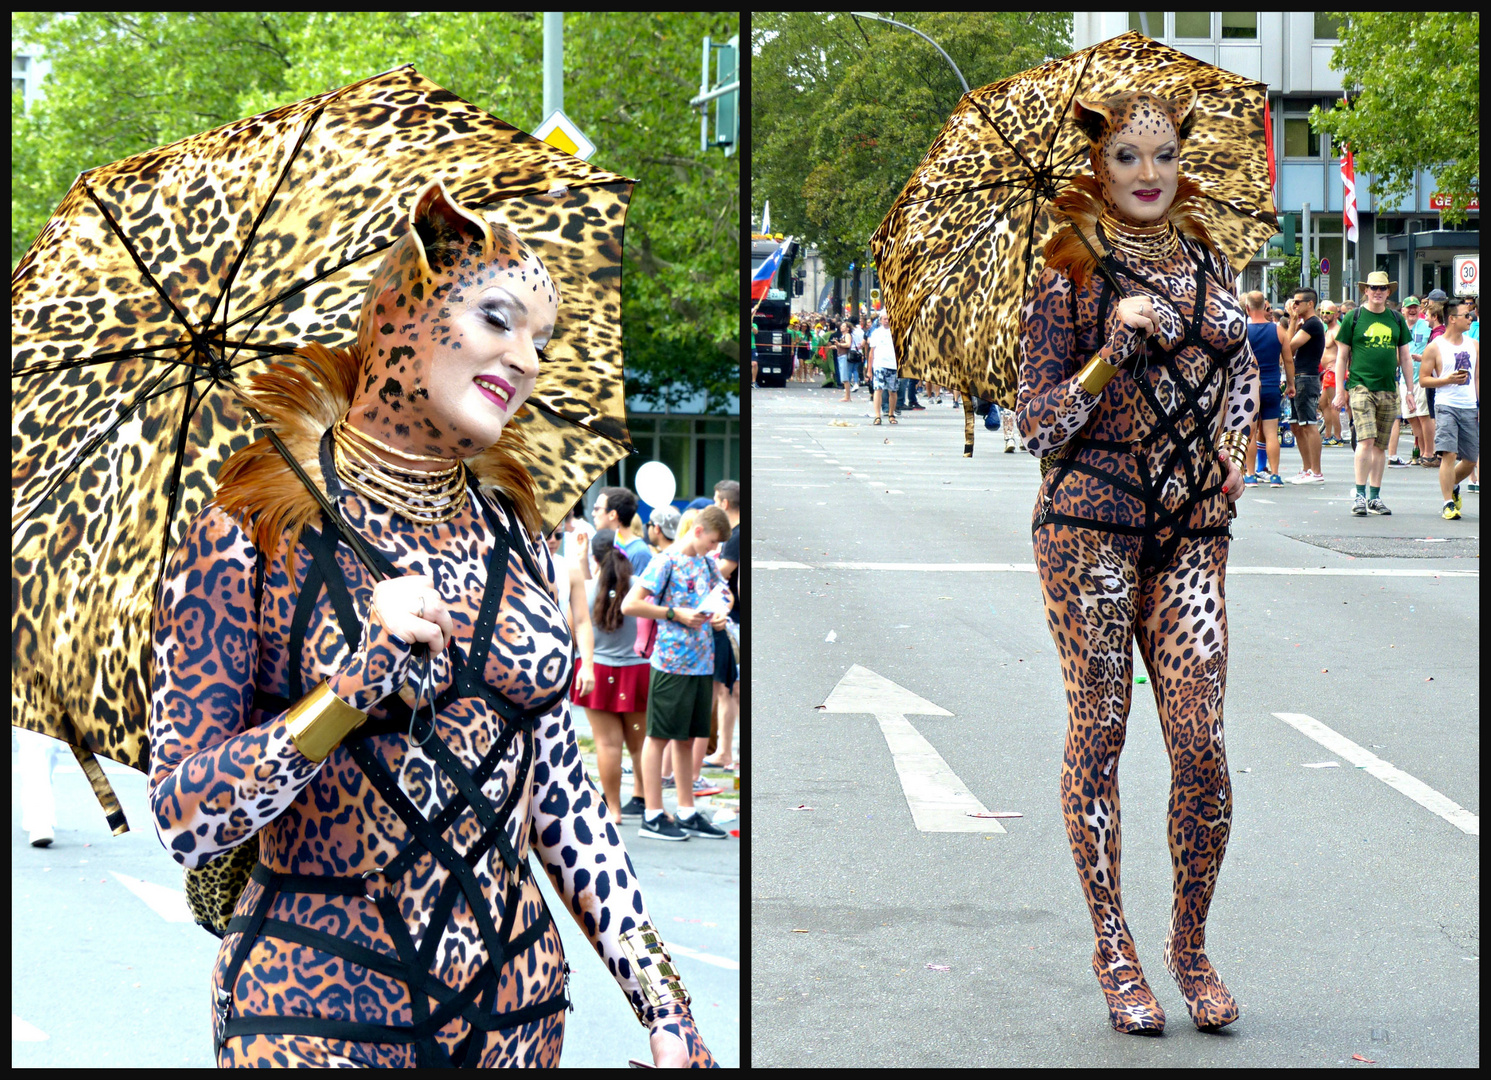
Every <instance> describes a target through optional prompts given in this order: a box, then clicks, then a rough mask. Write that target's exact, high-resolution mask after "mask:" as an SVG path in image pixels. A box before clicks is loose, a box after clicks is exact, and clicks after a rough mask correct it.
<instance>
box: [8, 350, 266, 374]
mask: <svg viewBox="0 0 1491 1080" xmlns="http://www.w3.org/2000/svg"><path fill="white" fill-rule="evenodd" d="M180 344H181V343H180V342H179V341H172V342H168V343H166V344H164V345H141V346H139V347H138V348H134V349H122V350H120V351H119V352H109V353H93V354H92V355H90V356H85V357H80V358H79V359H77V360H62V361H59V362H58V363H56V364H40V365H34V366H32V367H23V368H16V369H15V370H14V371H12V372H11V373H10V374H11V377H12V378H14V377H15V376H17V375H48V374H51V373H53V372H57V371H67V370H70V369H72V368H78V367H87V366H89V365H92V364H117V363H119V362H121V361H123V360H153V361H155V362H156V363H157V364H166V365H170V366H171V367H192V368H195V367H199V366H200V365H198V364H194V363H192V362H191V361H190V360H172V359H170V358H169V357H160V356H154V355H151V354H153V353H155V352H158V351H160V350H164V349H174V348H177V347H179V346H180ZM224 344H226V345H232V346H233V347H234V348H235V349H237V348H244V349H257V350H259V351H261V352H269V353H274V354H275V355H276V356H283V355H286V354H288V353H292V352H294V351H295V347H294V346H291V345H270V344H268V343H265V344H262V345H255V344H251V343H249V342H247V341H228V342H224ZM255 359H263V357H250V358H249V359H248V360H244V361H243V362H242V363H240V364H239V366H240V367H242V366H243V364H247V363H250V362H251V361H253V360H255Z"/></svg>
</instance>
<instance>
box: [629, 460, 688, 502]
mask: <svg viewBox="0 0 1491 1080" xmlns="http://www.w3.org/2000/svg"><path fill="white" fill-rule="evenodd" d="M632 486H633V487H635V488H636V491H637V495H638V497H640V498H641V500H642V501H643V502H645V503H646V504H647V505H648V506H667V505H668V504H669V503H671V502H672V501H673V496H674V495H675V494H677V492H678V484H677V483H676V482H675V481H674V479H673V470H672V469H670V468H668V466H666V465H664V464H663V463H662V462H661V461H649V462H648V463H647V464H646V465H643V466H642V467H641V468H640V469H638V470H637V473H636V475H635V476H634V477H633V478H632Z"/></svg>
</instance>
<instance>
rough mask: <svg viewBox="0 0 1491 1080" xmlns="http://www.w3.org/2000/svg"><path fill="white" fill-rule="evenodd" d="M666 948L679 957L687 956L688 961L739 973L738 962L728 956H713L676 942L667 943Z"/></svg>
mask: <svg viewBox="0 0 1491 1080" xmlns="http://www.w3.org/2000/svg"><path fill="white" fill-rule="evenodd" d="M668 948H669V949H670V950H671V951H673V952H676V953H677V954H678V955H679V956H687V957H688V958H689V959H690V960H698V961H699V962H701V963H704V964H713V965H714V966H715V967H720V968H725V969H726V970H728V971H739V970H740V961H739V960H732V959H730V958H729V957H728V956H715V955H714V954H713V953H707V952H700V951H699V950H698V949H691V948H689V947H688V946H687V945H680V944H678V942H676V941H669V942H668Z"/></svg>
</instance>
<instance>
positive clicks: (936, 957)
mask: <svg viewBox="0 0 1491 1080" xmlns="http://www.w3.org/2000/svg"><path fill="white" fill-rule="evenodd" d="M837 396H838V394H837V393H836V392H833V391H826V390H819V389H816V388H815V389H808V388H805V387H802V386H792V387H789V388H788V389H785V390H766V391H763V390H755V391H753V397H752V403H751V405H752V413H751V417H752V420H751V425H752V431H751V434H752V443H751V446H752V449H751V463H752V464H751V477H752V484H753V493H752V499H753V500H754V506H753V522H754V532H753V536H752V551H751V559H752V570H753V586H754V588H753V598H752V612H753V616H752V617H753V620H754V621H753V623H752V627H751V631H752V641H753V650H754V651H753V660H754V665H753V666H754V671H755V672H756V673H757V677H756V678H755V679H754V681H753V683H752V713H753V715H752V724H753V740H754V744H755V747H756V749H755V751H754V755H755V756H754V770H753V785H754V787H753V793H752V809H753V814H754V817H753V820H752V829H753V837H754V844H753V848H752V852H751V857H752V881H753V886H752V918H751V926H752V952H751V960H752V974H751V998H752V1010H753V1011H752V1020H753V1029H752V1033H753V1042H752V1064H753V1065H757V1066H802V1065H809V1066H816V1067H856V1066H890V1065H894V1066H953V1067H968V1066H984V1065H992V1066H1006V1065H1026V1066H1030V1065H1045V1066H1085V1067H1092V1066H1101V1065H1176V1066H1209V1065H1224V1066H1226V1065H1230V1066H1254V1067H1257V1066H1279V1067H1287V1066H1332V1065H1338V1064H1344V1065H1353V1064H1360V1062H1359V1061H1358V1060H1357V1055H1360V1057H1361V1058H1363V1059H1366V1060H1370V1061H1376V1062H1379V1063H1381V1064H1384V1065H1403V1066H1475V1065H1477V1064H1478V1063H1479V1005H1480V994H1479V983H1480V930H1479V926H1480V888H1479V883H1480V876H1479V855H1480V840H1479V817H1478V815H1479V808H1480V783H1479V782H1480V737H1479V732H1480V723H1479V722H1480V712H1479V664H1480V659H1479V658H1480V601H1479V590H1480V579H1479V565H1480V564H1479V529H1480V506H1479V501H1478V500H1479V496H1477V495H1467V496H1466V497H1465V510H1464V514H1465V516H1464V519H1463V520H1461V521H1455V522H1446V521H1443V520H1442V519H1440V518H1439V516H1438V514H1439V508H1440V505H1441V504H1440V500H1439V496H1438V490H1437V484H1436V480H1435V477H1434V475H1433V474H1432V473H1431V472H1429V471H1428V470H1423V469H1417V468H1415V469H1403V470H1393V469H1390V470H1388V473H1387V476H1386V478H1385V481H1384V490H1383V498H1384V500H1385V501H1386V502H1387V503H1388V505H1389V506H1391V507H1392V508H1393V511H1394V513H1393V516H1391V517H1367V518H1354V517H1352V516H1351V514H1350V499H1349V496H1350V494H1351V487H1350V469H1351V466H1350V452H1349V451H1348V450H1333V449H1327V450H1326V451H1325V456H1324V460H1323V467H1324V471H1325V474H1326V476H1327V477H1328V478H1329V481H1328V483H1326V484H1324V485H1312V486H1305V487H1292V486H1286V487H1285V488H1283V489H1278V488H1273V489H1249V490H1248V492H1247V493H1246V494H1245V495H1244V497H1243V500H1242V503H1241V514H1240V517H1239V518H1238V519H1237V521H1236V522H1235V524H1234V537H1235V538H1234V541H1233V543H1232V548H1231V555H1230V562H1229V573H1228V579H1227V587H1228V588H1227V593H1228V596H1227V599H1228V604H1229V606H1228V613H1229V622H1230V627H1231V653H1230V658H1229V666H1228V674H1229V678H1228V693H1227V700H1226V740H1227V751H1228V765H1229V768H1230V769H1231V773H1232V781H1233V798H1234V805H1235V809H1234V817H1233V825H1232V834H1231V840H1230V845H1229V848H1228V852H1227V858H1226V863H1225V865H1224V867H1223V870H1222V874H1221V879H1220V882H1219V884H1218V887H1217V892H1216V898H1215V900H1214V903H1213V907H1212V913H1211V917H1210V920H1209V923H1208V933H1207V945H1208V953H1209V955H1210V957H1211V959H1212V961H1213V962H1214V964H1215V966H1216V968H1217V970H1218V971H1219V972H1220V974H1221V975H1222V977H1223V978H1224V979H1225V980H1226V982H1227V985H1228V987H1229V988H1230V989H1231V991H1232V993H1233V994H1234V996H1235V997H1236V998H1237V1000H1238V1002H1239V1004H1240V1005H1241V1008H1242V1016H1241V1019H1240V1020H1239V1021H1238V1022H1237V1023H1235V1024H1234V1025H1232V1027H1231V1028H1229V1029H1227V1030H1226V1031H1225V1032H1223V1033H1221V1034H1204V1033H1201V1032H1198V1031H1197V1030H1196V1029H1195V1028H1194V1027H1193V1026H1192V1025H1191V1024H1190V1022H1189V1020H1188V1018H1187V1016H1186V1013H1185V1007H1184V1004H1183V1002H1182V999H1181V997H1180V994H1179V991H1178V990H1177V989H1176V987H1175V985H1174V983H1173V982H1172V980H1171V979H1170V978H1169V976H1168V975H1167V974H1166V973H1165V971H1164V968H1163V966H1162V964H1161V962H1160V950H1161V944H1162V942H1163V938H1164V934H1165V929H1166V922H1167V919H1168V915H1169V903H1170V856H1169V852H1168V848H1167V846H1166V839H1165V814H1166V801H1167V798H1168V792H1169V768H1168V762H1167V759H1166V755H1165V750H1164V746H1163V742H1162V740H1161V737H1160V732H1159V724H1158V715H1157V713H1156V711H1155V706H1154V699H1153V696H1152V693H1151V692H1150V688H1149V687H1148V685H1138V686H1135V687H1134V690H1135V693H1134V698H1133V706H1132V710H1131V714H1130V722H1129V728H1128V732H1129V734H1128V745H1127V748H1126V752H1125V754H1124V757H1123V765H1122V777H1123V784H1122V807H1123V826H1124V836H1123V839H1124V844H1123V852H1124V860H1123V866H1122V874H1123V877H1122V882H1121V884H1122V888H1123V895H1124V898H1125V900H1126V905H1125V912H1126V915H1127V918H1128V921H1129V925H1130V927H1131V929H1132V931H1133V933H1134V936H1135V940H1136V942H1137V944H1138V949H1139V957H1140V960H1141V962H1143V963H1144V964H1145V965H1146V972H1147V974H1148V977H1149V982H1150V985H1151V986H1152V988H1153V989H1154V991H1155V993H1156V994H1157V995H1158V997H1159V999H1160V1002H1161V1004H1162V1005H1163V1006H1164V1008H1165V1010H1166V1012H1167V1013H1168V1016H1169V1024H1168V1027H1167V1031H1166V1034H1165V1035H1164V1037H1163V1038H1159V1039H1143V1038H1135V1037H1132V1036H1123V1035H1119V1034H1117V1033H1115V1032H1114V1031H1112V1029H1111V1028H1110V1027H1109V1026H1108V1016H1107V1010H1106V1008H1105V1007H1104V1002H1103V997H1102V994H1101V993H1100V991H1099V989H1098V987H1097V983H1096V980H1095V979H1094V977H1093V975H1092V970H1091V967H1090V965H1089V960H1090V958H1091V955H1092V926H1091V922H1090V920H1089V917H1088V914H1087V909H1086V906H1085V905H1084V903H1083V900H1082V893H1081V890H1080V888H1079V885H1078V880H1077V875H1076V870H1075V867H1074V866H1073V863H1072V857H1071V852H1070V849H1069V847H1068V844H1067V839H1066V834H1065V829H1064V826H1063V822H1062V818H1061V813H1060V804H1059V785H1060V767H1061V754H1062V746H1063V739H1064V734H1065V728H1066V706H1065V700H1064V695H1063V690H1062V682H1061V675H1060V669H1059V666H1058V662H1057V657H1056V652H1055V649H1054V646H1053V645H1052V642H1051V637H1050V634H1049V632H1048V631H1047V629H1046V624H1045V618H1044V611H1043V607H1042V604H1041V597H1040V590H1039V586H1038V583H1037V580H1036V577H1035V574H1034V572H1033V565H1032V562H1033V557H1032V552H1031V541H1030V514H1031V508H1032V504H1033V501H1034V496H1035V490H1036V484H1037V479H1038V468H1037V463H1036V461H1035V459H1034V458H1032V457H1030V456H1029V455H1028V454H1024V453H1020V452H1016V453H1014V454H1010V455H1006V454H1004V453H1002V450H1003V440H1002V438H1001V437H1000V436H999V435H998V434H997V433H986V432H984V431H983V430H982V428H981V427H980V429H979V433H978V434H979V438H978V441H977V445H976V449H975V455H974V456H973V457H972V458H970V459H965V458H964V457H963V456H962V414H961V410H955V409H952V408H949V407H948V406H946V405H944V406H942V407H940V408H939V407H935V406H934V407H932V408H930V409H929V410H928V411H927V412H921V413H915V414H913V415H911V416H910V417H907V418H905V419H903V420H902V422H901V423H900V424H899V425H897V426H896V427H890V426H888V425H887V426H881V427H871V426H869V421H868V420H867V419H865V416H864V414H865V413H866V412H867V411H868V408H867V406H866V402H865V400H864V395H863V394H856V395H855V399H854V402H853V403H852V404H850V405H842V404H839V403H837V401H836V400H835V399H836V398H837ZM846 421H847V422H848V425H849V426H839V425H841V424H843V423H844V422H846ZM1405 445H1406V446H1409V447H1410V448H1411V443H1405ZM1284 453H1285V458H1284V461H1285V463H1286V467H1287V469H1288V471H1289V472H1293V471H1295V470H1296V469H1297V467H1298V465H1297V460H1298V459H1297V455H1294V456H1291V455H1293V454H1294V452H1293V451H1289V450H1286V451H1284ZM1446 539H1448V540H1451V541H1452V542H1451V543H1425V542H1424V541H1425V540H1446ZM834 564H845V565H834ZM866 564H881V566H885V564H891V566H892V567H893V568H880V569H875V568H868V566H867V565H866ZM968 564H982V568H981V569H977V570H971V571H970V570H963V571H961V572H960V571H955V570H951V569H948V567H949V566H950V565H963V566H965V567H966V566H967V565H968ZM990 564H993V565H990ZM929 566H937V567H941V569H932V568H925V567H929ZM911 567H923V568H911ZM1364 572H1365V573H1364ZM1384 572H1385V573H1384ZM826 639H831V640H826ZM853 665H859V666H860V667H862V668H864V669H868V671H869V672H873V673H874V674H875V675H878V676H880V677H882V678H883V679H884V680H889V682H890V683H894V684H896V685H897V686H899V687H903V688H905V690H906V691H910V692H911V693H914V694H915V695H917V696H919V697H920V698H921V699H925V701H927V702H929V703H931V704H932V705H935V706H937V707H940V708H941V709H942V710H946V712H948V713H950V714H951V715H949V716H935V715H906V716H905V722H909V724H910V725H911V726H912V727H913V728H914V729H915V732H916V733H918V734H919V737H920V738H923V739H925V740H926V742H927V743H929V744H930V745H931V748H932V749H933V750H934V751H935V754H934V755H933V756H934V757H938V758H939V759H940V760H941V762H942V763H943V764H944V766H945V768H946V769H947V770H949V772H950V774H952V775H954V776H955V778H956V785H954V786H959V787H960V788H961V789H966V793H967V797H968V798H972V799H976V800H977V801H978V802H979V803H981V804H982V805H983V806H984V807H986V808H987V809H988V810H989V811H994V812H1016V813H1019V814H1022V815H1023V816H1022V817H1018V818H1011V819H1002V820H1000V821H998V822H997V823H995V822H990V823H989V824H990V826H991V827H990V828H989V829H987V830H983V829H980V830H979V831H973V832H966V831H965V832H934V831H922V830H920V829H918V828H917V827H916V824H915V822H914V820H913V817H912V812H911V810H910V807H909V805H908V795H907V793H906V787H904V786H903V785H906V786H909V785H910V784H912V783H913V781H912V780H910V779H904V777H903V774H901V773H900V771H899V770H901V769H902V768H905V769H908V770H910V772H909V773H907V774H904V775H906V776H909V775H911V774H913V773H915V770H916V769H918V768H921V767H922V764H925V762H926V760H927V758H926V755H925V754H922V755H921V756H920V757H917V755H916V754H914V753H912V752H911V750H908V749H907V747H908V746H909V745H910V744H909V743H907V742H906V741H905V735H904V729H900V730H902V733H901V734H891V731H892V728H893V727H894V726H895V722H896V718H895V717H892V718H891V719H890V721H887V720H886V719H885V718H883V717H882V718H881V720H880V722H877V717H876V716H875V715H870V713H869V712H868V711H867V712H865V713H859V714H856V713H853V712H830V711H827V710H820V709H817V708H815V706H819V705H820V704H823V703H824V702H825V701H826V700H827V699H828V698H829V696H830V694H831V693H832V692H833V691H834V690H835V687H836V686H839V685H840V683H841V680H843V679H844V676H845V675H846V673H848V671H849V669H850V668H851V666H853ZM1136 670H1138V671H1141V672H1142V670H1143V668H1142V666H1138V665H1136ZM762 673H769V674H768V675H767V677H761V674H762ZM1431 680H1432V681H1431ZM850 681H851V682H852V681H854V680H850ZM846 685H847V684H846ZM840 692H841V693H843V690H842V689H841V691H840ZM900 697H901V698H902V699H903V700H910V699H909V698H907V696H906V695H905V694H904V693H900ZM838 700H840V701H842V700H843V699H842V698H839V699H838ZM831 704H832V703H831ZM852 707H857V706H852ZM866 708H867V709H868V708H869V706H866ZM874 711H876V712H893V711H895V710H894V709H893V708H892V707H891V706H890V705H886V706H884V707H881V708H876V709H875V710H874ZM1278 714H1282V715H1283V716H1284V717H1288V718H1292V719H1284V718H1281V716H1280V715H1278ZM1306 718H1307V719H1306ZM1307 730H1308V731H1312V732H1314V733H1315V734H1316V737H1314V738H1312V737H1310V736H1309V735H1307V734H1306V731H1307ZM882 731H885V732H886V733H884V734H883V733H882ZM1327 731H1328V732H1329V733H1332V734H1326V732H1327ZM893 739H894V740H899V742H898V746H899V748H898V749H897V750H896V751H895V753H894V755H893V752H892V749H891V745H892V740H893ZM1345 740H1349V742H1346V741H1345ZM913 759H915V760H914V761H913ZM917 762H921V763H922V764H917ZM1330 762H1335V763H1336V767H1327V768H1310V767H1307V766H1311V765H1324V764H1327V763H1330ZM1374 762H1375V763H1376V764H1372V763H1374ZM1363 763H1365V764H1369V765H1372V767H1371V768H1359V767H1356V766H1357V765H1358V764H1363ZM1387 763H1391V766H1396V770H1394V769H1393V768H1391V767H1390V766H1389V765H1388V764H1387ZM933 773H935V770H931V771H929V772H927V774H926V776H932V775H933ZM1389 781H1391V783H1390V782H1389ZM919 782H921V783H923V784H924V785H925V784H932V783H934V780H927V779H926V778H925V777H923V779H922V781H919ZM1408 792H1411V793H1413V794H1414V795H1416V796H1417V799H1418V801H1416V800H1415V798H1412V797H1410V795H1409V794H1408ZM958 797H959V798H962V797H963V795H962V794H959V795H958ZM1425 804H1428V805H1425ZM799 806H808V807H811V808H812V809H811V810H798V809H793V808H794V807H799ZM1455 807H1458V808H1459V809H1458V813H1457V812H1456V811H1455V809H1454V808H1455ZM965 816H966V815H965ZM968 820H970V821H972V820H974V819H968ZM1456 822H1458V823H1459V824H1456ZM996 824H997V825H998V826H1002V828H1003V831H996V829H995V828H994V826H995V825H996ZM975 828H977V823H975ZM1467 830H1469V831H1467ZM942 969H945V970H942Z"/></svg>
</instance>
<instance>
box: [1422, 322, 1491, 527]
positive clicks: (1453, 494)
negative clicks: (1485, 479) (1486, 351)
mask: <svg viewBox="0 0 1491 1080" xmlns="http://www.w3.org/2000/svg"><path fill="white" fill-rule="evenodd" d="M1469 329H1470V311H1469V308H1468V306H1467V305H1466V303H1465V302H1464V301H1463V300H1447V301H1445V305H1444V333H1443V334H1441V335H1440V336H1439V337H1437V338H1435V339H1434V340H1433V341H1431V342H1429V344H1428V345H1427V346H1426V347H1425V349H1424V362H1423V363H1422V364H1421V365H1420V366H1419V385H1420V386H1422V387H1424V388H1425V389H1426V390H1427V389H1429V388H1430V387H1435V388H1436V389H1435V394H1434V419H1435V428H1434V450H1435V452H1436V453H1437V454H1439V493H1440V494H1441V495H1443V496H1444V509H1443V510H1442V511H1441V512H1440V516H1441V517H1443V518H1444V519H1445V520H1447V521H1454V520H1456V519H1457V518H1459V517H1460V506H1461V503H1460V481H1462V480H1464V479H1465V478H1466V477H1467V476H1469V475H1470V474H1471V472H1472V471H1474V469H1475V466H1476V462H1477V461H1479V460H1480V456H1481V428H1480V422H1479V420H1478V419H1477V416H1478V412H1479V409H1480V400H1481V365H1480V347H1481V346H1480V342H1478V341H1475V340H1473V339H1471V338H1469V337H1466V336H1465V334H1466V331H1468V330H1469ZM1457 459H1458V460H1457Z"/></svg>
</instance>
